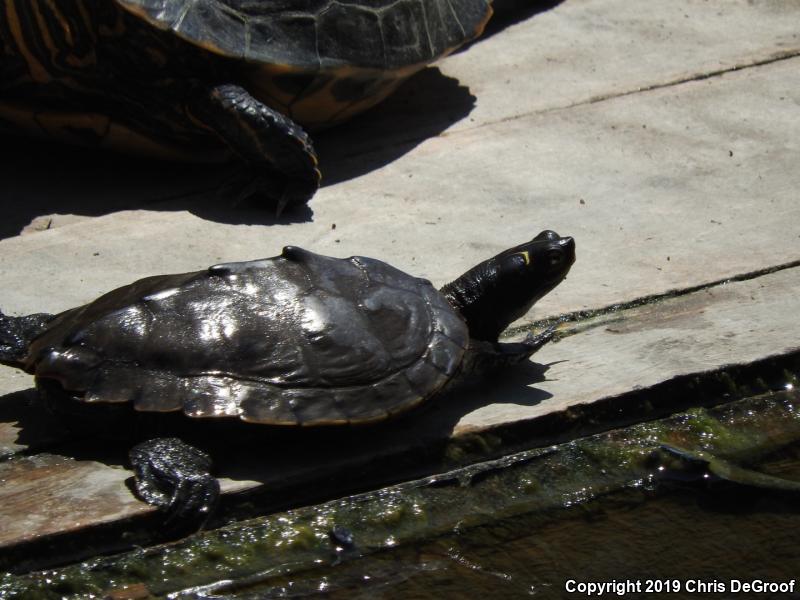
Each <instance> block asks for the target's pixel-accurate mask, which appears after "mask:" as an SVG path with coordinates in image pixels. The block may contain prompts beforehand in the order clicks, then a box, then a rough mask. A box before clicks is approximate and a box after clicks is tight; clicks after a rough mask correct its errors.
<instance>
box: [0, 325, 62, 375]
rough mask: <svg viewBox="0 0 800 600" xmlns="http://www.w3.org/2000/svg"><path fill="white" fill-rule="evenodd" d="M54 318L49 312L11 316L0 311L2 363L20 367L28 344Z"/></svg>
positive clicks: (0, 356)
mask: <svg viewBox="0 0 800 600" xmlns="http://www.w3.org/2000/svg"><path fill="white" fill-rule="evenodd" d="M52 318H53V315H49V314H47V313H36V314H34V315H28V316H25V317H9V316H7V315H4V314H3V313H2V312H0V364H4V365H9V366H11V367H20V366H21V365H22V361H23V359H24V358H25V354H26V353H27V351H28V344H30V342H31V340H33V338H35V337H36V336H37V335H39V333H40V332H41V331H42V330H43V329H44V328H45V326H46V324H47V322H48V321H50V319H52Z"/></svg>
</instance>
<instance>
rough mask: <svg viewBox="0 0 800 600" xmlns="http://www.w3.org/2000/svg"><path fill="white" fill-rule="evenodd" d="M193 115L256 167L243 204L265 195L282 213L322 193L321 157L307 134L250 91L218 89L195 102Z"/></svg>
mask: <svg viewBox="0 0 800 600" xmlns="http://www.w3.org/2000/svg"><path fill="white" fill-rule="evenodd" d="M189 112H190V113H191V114H192V116H193V117H194V118H195V119H197V120H198V121H199V122H200V123H202V124H203V125H204V126H205V127H208V128H209V129H211V130H212V131H214V132H215V133H216V134H217V135H218V136H219V137H221V138H222V139H223V141H225V143H227V144H228V146H229V147H230V148H231V150H232V151H233V152H234V153H235V154H237V155H238V156H240V157H241V158H242V159H244V160H245V161H246V162H247V164H248V165H249V166H250V172H249V173H248V174H247V175H246V176H245V177H243V178H241V179H242V180H241V181H240V182H238V183H239V185H238V187H239V191H238V198H237V199H238V200H242V199H245V198H249V197H250V196H253V195H256V194H263V195H265V196H267V197H269V198H271V199H272V200H274V201H275V202H276V212H277V214H280V213H281V212H282V211H283V209H284V208H285V207H286V206H289V205H294V204H303V203H305V202H307V201H308V200H309V199H310V198H311V197H312V196H313V195H314V193H315V192H316V191H317V188H318V187H319V180H320V172H319V169H318V168H317V155H316V152H315V151H314V147H313V145H312V144H311V140H310V139H309V137H308V135H307V134H306V132H305V131H303V129H302V128H301V127H300V126H299V125H297V124H296V123H295V122H294V121H292V120H291V119H289V118H288V117H286V116H285V115H283V114H281V113H280V112H278V111H276V110H274V109H272V108H270V107H269V106H267V105H266V104H264V103H262V102H261V101H260V100H257V99H256V98H254V97H253V96H251V95H250V93H249V92H248V91H247V90H245V89H244V88H242V87H240V86H238V85H219V86H217V87H214V88H212V89H211V90H210V91H209V92H207V93H205V94H200V95H199V96H198V97H196V98H194V99H193V100H192V101H191V103H190V105H189Z"/></svg>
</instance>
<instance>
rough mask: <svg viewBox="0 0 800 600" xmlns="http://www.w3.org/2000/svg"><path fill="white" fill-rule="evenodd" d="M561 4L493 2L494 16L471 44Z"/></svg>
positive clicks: (530, 0)
mask: <svg viewBox="0 0 800 600" xmlns="http://www.w3.org/2000/svg"><path fill="white" fill-rule="evenodd" d="M562 2H564V0H494V1H493V2H492V8H493V9H494V14H493V15H492V18H491V19H490V20H489V22H488V23H487V24H486V28H485V29H484V30H483V35H482V36H481V37H479V38H478V39H477V40H475V41H474V42H472V44H476V43H480V42H481V41H482V40H487V39H489V38H491V37H492V36H493V35H497V34H498V33H500V32H501V31H503V30H504V29H506V28H508V27H510V26H512V25H515V24H516V23H520V22H522V21H527V20H528V19H530V18H532V17H535V16H536V15H538V14H540V13H543V12H547V11H549V10H552V9H554V8H555V7H556V6H558V5H559V4H561V3H562ZM472 44H470V45H468V46H465V47H463V48H461V49H460V50H459V52H463V51H464V50H466V49H468V48H469V46H471V45H472Z"/></svg>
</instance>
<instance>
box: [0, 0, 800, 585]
mask: <svg viewBox="0 0 800 600" xmlns="http://www.w3.org/2000/svg"><path fill="white" fill-rule="evenodd" d="M517 4H519V3H517ZM553 4H555V5H554V6H553ZM543 6H544V5H543ZM546 8H547V9H546V10H544V9H543V10H541V11H535V10H531V9H528V10H527V11H526V12H525V14H524V16H525V18H524V19H521V20H515V19H513V18H512V16H509V15H508V14H506V13H504V14H501V18H500V19H499V20H498V21H497V22H496V23H495V24H494V25H492V26H491V27H490V30H489V31H488V34H487V36H485V37H484V38H483V39H481V40H479V41H478V42H476V43H475V44H473V45H472V46H471V47H470V48H468V49H466V50H464V51H461V52H459V53H457V54H454V55H452V56H450V57H448V58H446V59H444V60H443V61H441V62H440V63H438V64H436V65H434V66H432V67H429V68H427V69H425V70H424V71H423V72H421V73H420V74H419V75H417V76H415V77H414V78H413V79H412V80H411V81H410V82H409V83H408V84H407V85H405V86H404V87H403V88H401V89H400V90H399V91H398V93H397V94H396V95H395V96H393V97H392V98H390V99H389V100H388V101H387V102H385V103H384V104H383V105H381V106H379V107H378V108H376V109H375V110H373V111H371V112H370V113H368V114H366V115H364V116H362V117H360V118H358V119H356V120H354V121H353V122H352V123H350V124H348V125H345V126H344V127H340V128H338V129H335V130H331V131H328V132H326V133H324V134H323V135H321V136H319V137H318V139H317V147H318V150H319V153H320V155H321V158H322V165H321V167H322V170H323V175H324V187H323V188H322V189H321V190H320V192H319V193H318V194H317V195H316V196H315V198H314V199H313V200H312V201H311V203H310V204H309V208H308V210H306V211H300V212H299V213H296V214H293V215H288V216H283V217H281V219H279V220H277V221H276V220H275V219H274V218H273V217H272V216H271V215H270V214H269V213H268V212H265V211H260V210H258V209H257V208H255V207H251V206H246V207H230V206H226V205H225V204H224V203H223V202H222V201H221V200H220V199H219V198H217V197H216V194H215V189H216V186H217V184H218V182H219V181H220V178H221V177H222V176H223V173H222V171H221V170H215V169H208V167H205V166H204V167H197V166H195V165H165V164H161V163H150V162H146V161H139V160H132V159H128V158H125V157H120V156H114V155H107V154H99V153H93V152H90V151H85V150H76V149H63V148H46V147H42V146H41V145H37V144H34V143H28V142H19V143H17V142H16V141H14V142H13V143H11V142H10V141H8V140H6V143H5V144H4V145H3V148H2V150H1V152H2V154H3V160H2V161H0V173H1V174H2V179H3V181H4V184H3V192H2V194H3V199H4V202H3V206H4V213H5V214H4V218H3V220H2V223H0V237H1V238H2V239H0V274H2V279H3V286H2V291H0V307H2V310H3V311H4V312H6V313H9V314H23V313H31V312H39V311H47V312H57V311H60V310H64V309H66V308H70V307H72V306H75V305H78V304H82V303H85V302H87V301H90V300H92V299H93V298H95V297H96V296H98V295H99V294H100V293H102V292H104V291H107V290H109V289H112V288H114V287H116V286H118V285H122V284H125V283H128V282H130V281H132V280H134V279H136V278H138V277H143V276H146V275H152V274H158V273H169V272H181V271H187V270H196V269H200V268H204V267H206V266H208V265H210V264H214V263H219V262H224V261H235V260H248V259H253V258H261V257H266V256H273V255H276V254H278V253H279V252H280V249H281V247H282V246H283V245H287V244H294V245H299V246H303V247H306V248H308V249H311V250H314V251H316V252H320V253H324V254H330V255H335V256H349V255H353V254H360V255H367V256H373V257H376V258H380V259H383V260H386V261H387V262H390V263H391V264H393V265H395V266H397V267H399V268H401V269H404V270H406V271H408V272H410V273H413V274H415V275H419V276H422V277H427V278H429V279H431V280H432V281H434V283H436V284H438V285H440V284H443V283H445V282H446V281H448V280H450V279H452V278H455V277H457V276H458V275H460V274H461V273H462V272H463V271H465V270H466V269H467V268H469V267H471V266H472V265H474V264H475V263H477V262H479V261H480V260H483V259H484V258H487V257H488V256H491V255H492V254H494V253H497V252H499V251H500V250H502V249H504V248H506V247H507V246H509V245H511V244H516V243H520V242H522V241H524V240H526V239H530V238H531V237H532V236H533V235H535V234H537V233H538V232H539V231H541V230H542V229H554V230H556V231H558V232H559V233H560V234H562V235H572V236H573V237H575V239H576V242H577V248H578V260H577V262H576V264H575V266H574V267H573V269H572V271H571V273H570V275H569V278H568V279H567V280H566V281H565V282H564V283H563V284H562V285H561V286H559V287H558V288H557V289H556V290H555V291H554V292H553V293H551V294H550V295H549V296H547V297H546V298H545V299H544V300H543V301H542V302H541V303H540V304H539V305H538V306H537V307H536V308H535V309H534V311H533V312H532V313H531V314H529V315H528V316H526V317H525V318H524V319H523V320H522V321H521V322H520V323H518V324H517V325H519V326H526V325H530V324H531V323H533V322H535V321H536V320H541V319H545V318H551V317H555V316H558V315H562V314H567V313H575V312H576V311H597V310H601V309H605V308H607V307H610V306H613V305H617V304H620V305H623V309H621V310H620V311H618V312H615V313H613V314H601V315H600V316H597V317H594V318H593V320H591V321H585V322H584V321H581V320H575V321H572V322H571V323H569V324H566V325H565V326H564V331H563V333H564V336H563V338H562V339H561V340H560V341H559V342H557V343H553V344H551V345H549V346H547V347H546V348H545V349H543V350H542V351H541V352H540V353H539V354H537V355H536V361H537V362H539V363H542V364H545V365H548V369H547V370H546V372H545V373H544V379H543V380H542V377H541V375H542V372H541V369H538V370H537V369H534V368H532V369H522V370H521V371H520V372H519V373H517V374H511V375H509V376H508V377H507V378H504V379H503V380H502V381H498V382H494V383H493V384H492V385H488V384H487V385H481V386H478V387H477V388H476V389H473V390H470V391H469V392H466V391H463V392H459V393H457V394H454V395H452V396H450V397H448V398H447V402H442V403H439V404H437V405H436V406H434V407H431V408H430V409H428V410H427V411H424V412H423V413H421V414H419V415H416V416H414V415H412V416H411V417H410V418H408V419H405V420H404V421H403V422H402V426H396V427H391V426H388V427H384V428H381V429H378V430H376V431H373V432H370V431H368V430H358V431H355V432H350V433H347V434H344V435H342V436H340V437H335V436H332V437H330V438H328V437H326V438H323V439H322V440H321V441H320V440H315V441H313V442H311V443H309V444H306V445H301V446H302V447H298V444H296V442H295V440H294V439H293V438H292V437H291V436H282V435H278V436H277V437H276V438H275V439H269V440H265V445H264V447H263V448H259V450H257V451H254V450H253V449H252V448H250V449H248V448H241V449H232V450H230V451H229V452H226V453H225V456H224V457H222V458H221V460H220V461H219V474H220V475H221V476H222V478H223V488H224V490H225V492H226V496H227V498H228V500H227V502H226V505H225V506H226V509H227V510H229V512H230V513H231V514H235V513H236V512H237V510H240V509H241V510H244V509H243V508H241V505H242V504H243V503H244V502H245V500H240V499H241V498H243V497H244V496H243V492H250V493H251V494H254V493H255V495H251V496H249V497H248V498H249V499H247V500H246V502H247V503H252V502H253V500H252V498H258V499H259V502H263V503H262V504H261V505H259V506H256V507H254V506H250V505H248V508H247V510H251V511H255V512H258V511H259V510H268V509H270V508H276V507H286V506H290V505H292V504H293V503H297V502H302V501H307V500H309V499H313V498H314V494H315V493H316V494H317V495H320V494H322V495H332V494H336V493H344V492H347V491H349V490H354V489H362V488H363V487H365V486H369V485H377V484H378V483H380V482H381V481H383V482H389V481H396V480H397V479H398V478H402V477H405V476H406V475H407V474H409V473H411V472H412V471H413V470H414V469H412V468H411V467H412V466H415V467H419V468H423V469H425V468H435V467H436V465H441V464H444V463H446V462H448V461H449V462H453V461H455V462H457V461H458V456H456V455H455V454H457V453H458V448H459V445H458V442H459V440H462V441H464V443H465V444H467V445H468V443H467V442H468V440H469V439H471V438H470V436H474V434H475V433H490V434H495V433H496V434H497V435H498V436H500V438H502V432H503V431H505V430H509V429H510V428H513V427H517V426H519V424H520V423H525V424H530V425H531V426H532V427H534V428H535V424H536V422H538V421H542V420H543V419H547V418H549V417H552V416H553V415H568V414H572V413H573V412H574V411H576V410H579V412H580V414H581V415H589V416H591V415H592V414H593V413H592V410H593V408H592V407H597V415H598V418H597V420H596V421H597V423H596V426H597V428H602V427H603V426H606V425H604V423H606V424H607V426H611V423H612V422H613V420H611V419H609V420H607V421H604V420H603V419H600V418H599V415H600V414H601V413H602V414H604V415H607V414H608V409H609V407H610V406H611V407H613V408H614V409H615V410H616V411H617V412H618V413H620V414H621V415H622V417H624V413H625V411H626V410H627V408H626V405H625V399H626V398H627V397H629V395H630V394H631V393H632V392H634V391H636V390H642V389H648V388H651V387H654V388H655V387H657V386H659V385H662V384H664V383H665V382H669V381H672V380H675V378H677V377H682V376H687V375H690V374H693V373H707V372H710V371H714V370H717V369H720V368H722V367H725V366H729V365H746V364H750V363H753V362H756V361H760V360H763V359H766V358H768V357H781V356H790V355H794V353H796V352H797V351H798V349H800V336H798V333H799V332H800V329H799V328H798V325H797V315H798V314H800V297H798V294H797V289H798V286H799V285H800V268H799V267H800V202H798V191H797V190H798V189H800V171H799V170H798V168H797V165H798V163H799V162H800V146H799V144H800V142H798V140H800V119H798V109H799V107H800V33H798V31H797V26H796V25H797V22H798V19H800V6H799V5H798V4H797V3H794V2H789V1H782V0H763V1H758V2H744V1H738V0H711V1H709V2H697V1H695V0H674V1H673V2H668V3H652V2H651V3H631V2H623V1H622V0H565V1H564V2H561V3H553V2H550V3H548V4H547V7H546ZM727 280H731V281H730V282H726V281H727ZM671 292H674V294H673V295H667V294H669V293H671ZM662 295H663V297H661V296H662ZM647 297H658V299H657V301H655V302H653V303H652V304H647V305H644V306H638V307H636V306H634V305H635V304H636V301H637V300H639V299H642V298H647ZM31 387H32V380H31V378H30V377H29V376H27V375H25V374H22V373H19V372H16V371H13V370H11V369H7V368H0V395H2V396H1V397H0V456H2V458H3V461H2V462H0V482H2V483H0V566H2V567H4V568H9V569H11V568H13V569H24V568H26V565H34V564H44V563H47V562H48V558H47V552H51V551H52V552H55V548H61V550H60V551H59V552H58V553H57V554H58V556H56V554H53V560H65V559H67V558H66V557H67V556H73V557H74V558H78V557H79V551H80V547H81V544H82V541H81V540H87V539H90V538H92V539H101V540H103V539H105V541H106V542H109V540H111V539H113V540H118V543H119V547H124V546H125V545H126V544H127V545H130V544H132V543H146V542H147V530H148V528H152V527H153V524H154V523H155V522H156V519H157V517H156V516H154V515H153V511H152V509H151V508H150V507H148V506H147V505H145V504H143V503H142V502H140V501H139V500H137V499H136V498H135V497H134V496H133V495H132V493H131V492H130V490H129V488H128V487H127V485H126V480H127V479H128V478H129V477H130V476H131V473H130V472H129V471H128V470H127V468H126V465H125V448H124V445H123V444H117V445H112V446H107V445H106V446H103V447H98V446H100V445H99V444H98V443H97V442H96V440H93V439H91V438H85V439H79V440H75V439H72V438H71V437H70V436H69V435H67V434H66V433H65V432H64V430H63V428H62V427H61V426H60V425H61V424H60V423H59V421H58V419H57V418H54V417H52V416H50V415H49V414H47V413H46V412H44V411H42V410H41V408H40V407H38V406H37V405H36V402H35V401H34V398H33V391H32V389H31ZM653 416H655V415H653ZM636 418H645V417H644V416H643V415H638V416H637V417H636ZM623 420H624V419H623ZM548 422H549V421H548ZM565 422H566V421H565ZM565 431H566V430H565ZM565 431H558V430H552V431H551V434H552V435H551V436H550V438H549V439H550V441H552V440H555V439H559V438H560V437H561V436H563V435H565ZM539 441H540V442H541V443H548V438H547V436H544V435H542V436H541V439H540V440H539ZM492 450H493V451H495V452H497V451H499V450H500V449H498V448H494V449H492ZM454 453H455V454H454ZM421 456H424V457H425V458H426V460H425V461H422V460H420V459H419V457H421ZM410 463H413V465H412V464H410ZM261 491H263V493H260V492H261ZM128 530H130V531H134V530H135V531H136V532H137V533H136V534H135V535H134V534H131V535H130V536H128V537H125V536H123V537H120V531H128ZM104 536H105V537H104ZM76 540H77V541H76ZM109 543H110V542H109ZM69 552H73V553H74V554H72V555H69ZM34 556H38V557H39V559H41V563H34V562H29V560H32V558H33V557H34Z"/></svg>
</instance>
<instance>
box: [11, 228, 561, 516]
mask: <svg viewBox="0 0 800 600" xmlns="http://www.w3.org/2000/svg"><path fill="white" fill-rule="evenodd" d="M574 259H575V244H574V241H573V240H572V238H569V237H564V238H562V237H560V236H558V234H556V233H555V232H552V231H544V232H542V233H541V234H539V235H538V236H536V237H535V238H534V239H533V240H531V241H530V242H527V243H525V244H521V245H519V246H516V247H514V248H511V249H509V250H506V251H505V252H502V253H501V254H498V255H497V256H495V257H493V258H490V259H489V260H487V261H484V262H482V263H481V264H479V265H477V266H476V267H474V268H472V269H471V270H469V271H467V272H466V273H465V274H464V275H462V276H461V277H459V278H458V279H456V280H455V281H454V282H452V283H450V284H448V285H446V286H444V287H443V288H442V289H441V291H437V290H436V289H435V288H434V287H433V286H432V285H431V283H430V282H429V281H427V280H425V279H418V278H416V277H412V276H410V275H407V274H405V273H403V272H402V271H399V270H397V269H395V268H394V267H391V266H389V265H387V264H386V263H383V262H381V261H379V260H375V259H372V258H364V257H360V256H355V257H351V258H347V259H338V258H329V257H326V256H320V255H319V254H314V253H312V252H308V251H306V250H303V249H301V248H297V247H293V246H287V247H286V248H284V249H283V252H282V253H281V255H280V256H277V257H275V258H269V259H265V260H256V261H251V262H241V263H228V264H223V265H218V266H214V267H211V268H210V269H208V270H207V271H198V272H194V273H185V274H181V275H162V276H157V277H148V278H146V279H141V280H139V281H137V282H135V283H132V284H130V285H127V286H125V287H121V288H119V289H117V290H114V291H112V292H109V293H108V294H106V295H104V296H101V297H100V298H98V299H97V300H95V301H94V302H92V303H90V304H87V305H85V306H81V307H78V308H74V309H72V310H68V311H65V312H63V313H61V314H59V315H55V316H52V315H46V314H37V315H31V316H27V317H6V316H2V314H1V313H0V362H3V363H5V364H8V365H12V366H15V367H18V368H21V369H24V370H25V371H27V372H28V373H31V374H33V375H35V376H36V379H37V384H38V387H39V388H40V390H42V392H43V393H45V394H47V395H49V396H50V399H49V400H50V401H51V402H55V401H58V400H59V399H63V397H64V396H68V397H72V398H76V399H78V400H82V401H85V402H93V403H120V402H131V403H133V406H134V408H135V409H136V410H139V411H162V412H164V411H183V412H184V413H185V414H186V415H188V416H190V417H238V418H240V419H243V420H245V421H249V422H253V423H262V424H267V425H284V426H287V425H294V426H297V425H303V426H320V425H345V424H365V423H373V422H377V421H383V420H385V419H389V418H391V417H394V416H396V415H398V414H400V413H402V412H404V411H407V410H409V409H410V408H412V407H414V406H416V405H418V404H420V403H421V402H423V401H426V400H428V399H430V398H431V397H432V396H434V395H435V394H436V393H437V392H438V391H439V390H441V389H442V387H443V386H444V385H445V384H447V383H448V382H450V381H451V380H452V379H453V378H455V377H456V376H457V375H459V374H462V373H465V372H485V371H490V370H493V369H498V368H501V367H504V366H508V365H513V364H517V363H520V362H521V361H524V360H527V359H528V357H530V355H531V354H533V353H534V352H535V351H536V350H537V349H538V348H540V347H541V346H542V345H543V344H544V343H546V342H547V341H548V340H549V339H550V338H551V337H552V335H553V331H554V330H553V329H552V328H551V329H548V330H546V331H545V332H544V333H541V334H539V335H538V336H529V337H528V338H527V339H526V340H525V341H524V342H520V343H499V342H498V336H499V335H500V333H501V332H502V331H503V330H504V329H505V328H506V327H507V326H508V325H509V323H511V322H512V321H514V320H516V319H518V318H519V317H521V316H522V315H524V314H525V313H526V312H527V311H528V310H529V309H530V308H531V306H532V305H533V303H534V302H536V300H538V299H539V298H541V297H542V296H543V295H544V294H546V293H547V292H549V291H550V290H551V289H552V288H553V287H554V286H556V285H557V284H558V283H559V282H560V281H561V280H562V279H563V278H564V277H565V276H566V274H567V272H568V271H569V268H570V267H571V265H572V263H573V261H574ZM181 448H183V449H181ZM131 461H132V463H133V465H134V467H135V470H136V471H137V474H138V483H137V485H138V490H139V493H140V495H141V496H142V497H143V498H145V499H147V500H148V501H150V502H153V503H156V504H170V503H172V502H175V501H177V502H178V503H179V504H181V506H184V503H185V506H186V507H188V508H185V507H184V508H185V510H184V512H186V511H191V510H198V509H200V510H207V509H208V507H210V506H211V505H212V504H213V502H214V499H215V497H216V493H217V489H218V488H216V487H215V486H216V481H215V480H213V479H212V478H211V477H210V475H208V468H209V464H208V459H207V458H206V457H204V456H203V455H202V453H200V451H198V450H195V449H192V448H186V447H185V445H184V446H181V444H180V443H179V442H178V441H177V440H174V439H167V440H165V439H157V440H154V441H151V442H146V443H145V444H143V445H140V446H137V447H136V448H135V449H134V450H133V451H132V453H131ZM176 463H177V466H176ZM164 479H167V480H169V481H171V482H172V483H169V484H166V483H164V482H163V481H162V480H164ZM187 480H188V483H187ZM165 486H168V487H174V488H175V489H176V490H177V491H175V492H174V494H165V493H164V492H163V491H158V490H163V489H164V487H165Z"/></svg>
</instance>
